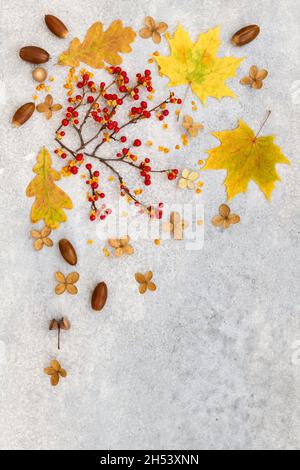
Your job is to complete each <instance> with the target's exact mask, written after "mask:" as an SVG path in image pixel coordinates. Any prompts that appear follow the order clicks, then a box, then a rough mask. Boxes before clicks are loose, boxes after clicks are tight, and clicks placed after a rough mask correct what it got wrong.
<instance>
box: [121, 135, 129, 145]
mask: <svg viewBox="0 0 300 470" xmlns="http://www.w3.org/2000/svg"><path fill="white" fill-rule="evenodd" d="M120 140H121V142H122V143H123V144H124V143H125V142H127V137H125V135H123V136H122V137H121V139H120Z"/></svg>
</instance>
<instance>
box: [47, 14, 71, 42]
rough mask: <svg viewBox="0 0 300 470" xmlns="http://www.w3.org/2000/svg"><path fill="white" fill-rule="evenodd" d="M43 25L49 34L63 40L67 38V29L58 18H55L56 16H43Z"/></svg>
mask: <svg viewBox="0 0 300 470" xmlns="http://www.w3.org/2000/svg"><path fill="white" fill-rule="evenodd" d="M45 23H46V25H47V27H48V29H50V31H51V33H53V34H55V36H57V37H58V38H61V39H65V38H66V37H67V36H68V33H69V31H68V28H67V27H66V25H65V24H64V23H63V22H62V21H61V20H60V19H59V18H56V16H53V15H45Z"/></svg>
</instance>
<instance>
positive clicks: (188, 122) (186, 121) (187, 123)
mask: <svg viewBox="0 0 300 470" xmlns="http://www.w3.org/2000/svg"><path fill="white" fill-rule="evenodd" d="M193 123H194V119H193V118H192V117H191V116H188V115H186V116H184V118H183V123H182V125H183V127H184V128H185V129H189V128H190V127H191V126H192V125H193Z"/></svg>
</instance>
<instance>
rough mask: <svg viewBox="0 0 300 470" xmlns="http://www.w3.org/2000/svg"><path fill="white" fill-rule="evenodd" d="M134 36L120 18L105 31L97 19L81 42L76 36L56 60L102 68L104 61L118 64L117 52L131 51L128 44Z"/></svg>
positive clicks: (67, 64)
mask: <svg viewBox="0 0 300 470" xmlns="http://www.w3.org/2000/svg"><path fill="white" fill-rule="evenodd" d="M135 37H136V33H135V32H134V31H133V29H132V28H130V27H124V26H123V23H122V21H121V20H116V21H114V22H113V23H112V24H111V25H110V27H109V28H108V29H107V30H106V31H104V30H103V24H102V23H101V22H100V21H98V22H96V23H94V24H93V25H92V26H91V27H90V28H89V29H88V31H87V34H86V36H85V39H84V41H83V42H82V43H81V42H80V40H79V39H78V38H75V39H73V40H72V41H71V43H70V46H69V49H68V50H67V51H65V52H63V53H62V54H61V55H60V56H59V59H58V62H59V64H60V65H64V66H70V67H78V66H79V65H80V62H83V63H85V64H87V65H89V66H90V67H93V68H95V69H100V68H103V67H104V66H105V62H106V63H108V64H110V65H119V64H121V63H122V57H121V56H120V54H119V53H120V52H122V53H128V52H131V51H132V49H131V47H130V44H131V43H132V42H133V41H134V39H135Z"/></svg>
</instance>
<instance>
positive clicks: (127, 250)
mask: <svg viewBox="0 0 300 470" xmlns="http://www.w3.org/2000/svg"><path fill="white" fill-rule="evenodd" d="M123 249H124V252H125V253H126V255H133V253H134V248H133V246H131V245H127V246H125V247H124V248H123Z"/></svg>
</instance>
